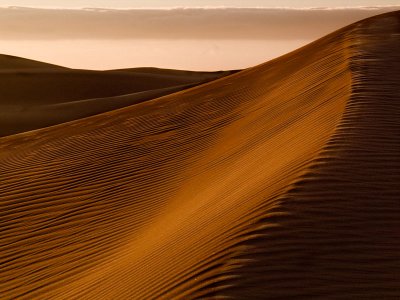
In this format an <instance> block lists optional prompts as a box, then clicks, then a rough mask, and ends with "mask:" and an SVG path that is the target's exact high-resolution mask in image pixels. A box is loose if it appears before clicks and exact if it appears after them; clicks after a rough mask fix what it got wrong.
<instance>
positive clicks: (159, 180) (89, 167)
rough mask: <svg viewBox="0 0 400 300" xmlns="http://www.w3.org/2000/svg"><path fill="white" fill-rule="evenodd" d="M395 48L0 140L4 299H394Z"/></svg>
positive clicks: (313, 48) (282, 64) (398, 214)
mask: <svg viewBox="0 0 400 300" xmlns="http://www.w3.org/2000/svg"><path fill="white" fill-rule="evenodd" d="M399 36H400V12H394V13H388V14H384V15H380V16H377V17H373V18H370V19H366V20H363V21H361V22H358V23H355V24H352V25H349V26H347V27H345V28H343V29H340V30H339V31H336V32H334V33H332V34H330V35H328V36H326V37H324V38H322V39H319V40H317V41H315V42H314V43H312V44H310V45H307V46H305V47H303V48H301V49H299V50H297V51H294V52H292V53H289V54H287V55H285V56H283V57H280V58H278V59H275V60H273V61H270V62H267V63H265V64H262V65H259V66H256V67H253V68H250V69H246V70H244V71H241V72H238V73H236V74H233V75H231V76H227V77H225V78H221V79H218V80H216V81H212V82H208V83H205V84H202V85H200V86H197V87H193V88H190V89H186V90H184V91H180V92H177V93H173V94H170V95H166V96H163V97H160V98H157V99H153V100H151V101H143V102H141V103H138V104H136V105H131V106H128V107H125V108H121V109H118V110H114V111H109V112H106V113H102V114H98V115H95V116H91V117H87V118H82V119H79V120H75V121H71V122H68V123H64V124H59V125H57V126H52V127H48V128H43V129H38V130H35V131H30V132H26V133H21V134H17V135H11V136H8V137H3V138H1V139H0V143H1V148H0V224H1V231H0V249H1V252H0V295H1V298H2V299H113V300H114V299H399V298H400V285H399V278H400V239H399V237H400V198H399V195H400V184H399V182H400V134H399V133H400V105H399V99H400V52H399V51H398V49H400V39H399ZM127 72H128V71H127ZM167 73H168V72H167ZM85 74H86V73H85ZM2 76H4V78H6V76H5V75H2ZM49 80H51V78H50V77H49ZM115 82H118V81H117V80H116V81H115ZM82 89H83V87H82ZM76 90H77V92H76V93H77V95H79V94H80V93H81V92H82V91H79V89H76ZM78 91H79V92H78ZM36 92H38V93H39V92H40V91H35V93H36ZM76 98H78V97H76ZM76 101H80V100H78V99H76ZM83 102H84V101H83ZM60 105H61V104H60Z"/></svg>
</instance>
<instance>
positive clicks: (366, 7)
mask: <svg viewBox="0 0 400 300" xmlns="http://www.w3.org/2000/svg"><path fill="white" fill-rule="evenodd" d="M385 8H399V9H400V5H373V6H338V7H327V6H326V7H322V6H320V7H318V6H316V7H311V6H310V7H287V6H282V7H265V6H249V7H231V6H175V7H132V8H110V7H56V6H54V7H43V6H37V7H34V6H16V5H5V6H2V5H0V9H39V10H88V11H96V10H98V11H130V10H223V9H232V10H236V9H237V10H240V9H255V10H256V9H259V10H300V11H302V10H325V11H326V10H352V9H353V10H356V9H359V10H374V9H385Z"/></svg>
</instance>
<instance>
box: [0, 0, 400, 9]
mask: <svg viewBox="0 0 400 300" xmlns="http://www.w3.org/2000/svg"><path fill="white" fill-rule="evenodd" d="M399 4H400V0H0V6H29V7H60V8H61V7H65V8H77V7H102V8H141V7H154V8H156V7H193V6H194V7H203V6H204V7H213V6H228V7H356V6H383V5H399Z"/></svg>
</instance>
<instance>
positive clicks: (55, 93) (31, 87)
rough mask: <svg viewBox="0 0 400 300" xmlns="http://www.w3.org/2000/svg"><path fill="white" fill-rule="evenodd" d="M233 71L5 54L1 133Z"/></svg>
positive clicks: (1, 60)
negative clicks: (95, 65)
mask: <svg viewBox="0 0 400 300" xmlns="http://www.w3.org/2000/svg"><path fill="white" fill-rule="evenodd" d="M234 72H235V71H225V72H223V71H221V72H189V71H180V70H163V69H157V68H137V69H126V70H110V71H87V70H75V69H69V68H63V67H59V66H53V65H50V64H46V63H41V62H36V61H32V60H28V59H22V58H18V57H13V56H7V55H0V136H6V135H11V134H16V133H20V132H24V131H29V130H34V129H38V128H43V127H48V126H51V125H57V124H60V123H63V122H68V121H72V120H76V119H80V118H83V117H88V116H92V115H95V114H98V113H102V112H106V111H110V110H113V109H117V108H121V107H124V106H128V105H132V104H136V103H139V102H141V101H146V100H149V99H153V98H157V97H160V96H164V95H167V94H170V93H173V92H176V91H180V90H183V89H185V88H188V87H191V86H194V85H198V84H201V83H205V82H207V81H211V80H214V79H217V78H220V77H223V76H226V75H229V74H232V73H234Z"/></svg>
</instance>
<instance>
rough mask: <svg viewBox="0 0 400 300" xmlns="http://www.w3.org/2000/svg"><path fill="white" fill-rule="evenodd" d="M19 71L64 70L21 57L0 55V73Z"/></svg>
mask: <svg viewBox="0 0 400 300" xmlns="http://www.w3.org/2000/svg"><path fill="white" fill-rule="evenodd" d="M19 69H56V70H60V69H65V68H64V67H61V66H56V65H52V64H48V63H44V62H40V61H36V60H31V59H26V58H22V57H17V56H12V55H4V54H0V72H1V71H5V70H12V71H17V70H19Z"/></svg>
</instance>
